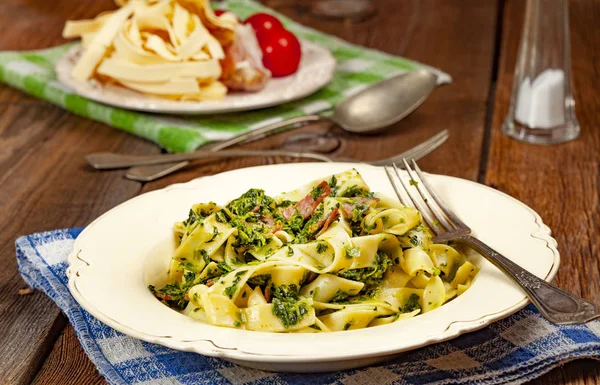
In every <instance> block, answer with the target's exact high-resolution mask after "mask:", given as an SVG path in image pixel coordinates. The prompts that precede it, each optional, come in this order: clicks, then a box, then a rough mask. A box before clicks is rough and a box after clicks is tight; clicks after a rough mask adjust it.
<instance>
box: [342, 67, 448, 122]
mask: <svg viewBox="0 0 600 385" xmlns="http://www.w3.org/2000/svg"><path fill="white" fill-rule="evenodd" d="M436 85H437V76H436V75H435V74H433V73H432V72H430V71H427V70H423V69H421V70H416V71H411V72H407V73H405V74H402V75H398V76H394V77H392V78H389V79H386V80H383V81H381V82H379V83H376V84H374V85H372V86H369V87H367V88H365V89H363V90H361V91H359V92H357V93H356V94H354V95H352V96H350V97H348V98H346V99H345V100H344V101H342V102H341V103H339V104H338V105H337V106H336V107H335V109H334V110H333V116H332V117H331V120H332V121H334V122H335V123H337V124H338V125H339V126H341V127H342V128H343V129H344V130H346V131H349V132H353V133H357V134H367V133H376V132H381V131H383V130H384V129H386V128H387V127H388V126H390V125H392V124H394V123H396V122H398V121H400V120H402V119H403V118H405V117H406V116H407V115H408V114H410V113H411V112H413V111H414V110H416V109H417V108H418V107H419V106H420V105H421V104H423V102H424V101H425V100H426V99H427V97H428V96H429V94H431V92H432V91H433V89H434V88H435V87H436Z"/></svg>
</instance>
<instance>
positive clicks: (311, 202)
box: [281, 181, 331, 220]
mask: <svg viewBox="0 0 600 385" xmlns="http://www.w3.org/2000/svg"><path fill="white" fill-rule="evenodd" d="M316 188H319V189H321V194H320V195H319V196H318V197H317V199H315V198H314V197H313V194H312V191H311V192H310V193H308V195H307V196H305V197H304V198H303V199H302V200H301V201H300V202H298V203H296V205H294V206H290V207H288V208H286V209H285V210H283V212H282V213H281V215H283V217H284V218H285V219H286V220H289V219H290V218H291V217H292V216H293V215H294V212H298V214H300V215H301V216H302V218H304V219H306V218H308V217H310V216H311V215H312V213H313V212H314V211H315V210H316V208H317V206H319V204H320V203H321V202H322V201H323V199H325V197H327V196H328V195H329V194H330V193H331V188H330V187H329V183H327V182H326V181H323V182H321V183H319V185H318V186H317V187H316Z"/></svg>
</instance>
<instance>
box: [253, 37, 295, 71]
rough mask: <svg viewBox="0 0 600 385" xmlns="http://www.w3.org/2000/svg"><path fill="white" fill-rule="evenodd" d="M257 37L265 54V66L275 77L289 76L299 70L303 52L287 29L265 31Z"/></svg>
mask: <svg viewBox="0 0 600 385" xmlns="http://www.w3.org/2000/svg"><path fill="white" fill-rule="evenodd" d="M256 37H257V39H258V44H259V45H260V48H261V50H262V52H263V64H264V66H265V67H267V69H269V70H270V71H271V74H272V75H273V77H275V78H279V77H283V76H288V75H291V74H293V73H294V72H296V71H297V70H298V66H299V65H300V58H301V57H302V50H301V48H300V42H299V41H298V39H297V38H296V36H294V34H293V33H291V32H290V31H288V30H287V29H277V30H270V31H268V30H263V31H260V32H258V33H257V36H256Z"/></svg>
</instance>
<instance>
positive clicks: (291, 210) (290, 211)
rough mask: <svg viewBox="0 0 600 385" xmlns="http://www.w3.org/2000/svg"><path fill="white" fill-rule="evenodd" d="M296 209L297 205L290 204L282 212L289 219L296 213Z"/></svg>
mask: <svg viewBox="0 0 600 385" xmlns="http://www.w3.org/2000/svg"><path fill="white" fill-rule="evenodd" d="M295 211H296V205H294V206H288V207H287V208H285V209H284V210H283V211H282V212H281V215H283V217H284V218H285V219H286V220H287V221H289V220H290V218H291V217H292V216H293V215H294V212H295Z"/></svg>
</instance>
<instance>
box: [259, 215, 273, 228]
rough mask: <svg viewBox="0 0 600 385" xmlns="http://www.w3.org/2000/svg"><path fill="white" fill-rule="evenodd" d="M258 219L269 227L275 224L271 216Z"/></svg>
mask: <svg viewBox="0 0 600 385" xmlns="http://www.w3.org/2000/svg"><path fill="white" fill-rule="evenodd" d="M258 219H259V220H260V221H261V222H263V223H264V224H266V225H267V226H269V227H273V226H275V220H274V219H273V218H272V217H260V218H258Z"/></svg>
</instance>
